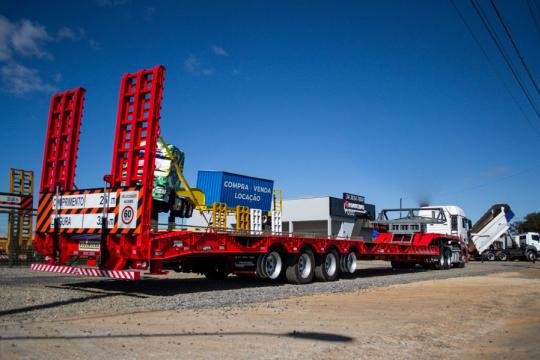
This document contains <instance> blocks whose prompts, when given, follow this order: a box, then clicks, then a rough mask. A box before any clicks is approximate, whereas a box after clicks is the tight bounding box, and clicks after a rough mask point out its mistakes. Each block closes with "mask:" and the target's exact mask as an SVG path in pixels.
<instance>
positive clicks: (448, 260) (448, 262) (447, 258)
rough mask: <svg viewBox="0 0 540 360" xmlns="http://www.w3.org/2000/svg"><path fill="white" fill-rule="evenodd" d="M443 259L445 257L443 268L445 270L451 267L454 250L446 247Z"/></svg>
mask: <svg viewBox="0 0 540 360" xmlns="http://www.w3.org/2000/svg"><path fill="white" fill-rule="evenodd" d="M443 259H444V264H443V269H444V270H448V269H450V268H451V267H452V250H450V249H448V248H447V249H445V250H444V252H443Z"/></svg>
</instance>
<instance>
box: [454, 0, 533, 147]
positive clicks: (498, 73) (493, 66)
mask: <svg viewBox="0 0 540 360" xmlns="http://www.w3.org/2000/svg"><path fill="white" fill-rule="evenodd" d="M450 3H451V4H452V6H453V7H454V9H455V10H456V12H457V13H458V15H459V18H460V19H461V21H462V22H463V24H464V25H465V27H466V28H467V30H468V31H469V34H470V35H471V37H472V38H473V40H474V41H475V43H476V45H478V47H479V48H480V50H481V51H482V54H484V57H485V58H486V60H487V62H488V63H489V65H490V66H491V69H492V70H493V71H494V72H495V75H497V78H498V79H499V81H500V82H501V83H502V84H503V86H504V88H505V89H506V92H507V93H508V95H510V97H511V98H512V100H513V101H514V104H516V106H517V107H518V109H519V110H520V112H521V115H523V117H524V118H525V120H527V122H528V123H529V125H530V126H531V127H532V128H533V130H534V131H535V132H536V134H537V135H539V136H540V131H539V130H538V129H537V128H536V127H535V126H534V124H533V122H532V121H531V119H530V118H529V117H528V116H527V113H526V112H525V110H524V109H523V107H522V106H521V104H520V103H519V101H518V100H517V99H516V97H515V95H514V93H513V92H512V91H511V90H510V87H509V86H508V83H507V82H506V81H505V80H504V77H503V76H502V74H501V73H500V71H499V70H498V69H497V66H495V64H494V63H493V61H492V60H491V58H490V57H489V55H488V54H487V52H486V50H485V49H484V47H483V46H482V43H481V42H480V40H479V39H478V37H477V36H476V35H475V34H474V31H473V30H472V28H471V27H470V25H469V23H468V22H467V20H465V17H464V16H463V14H462V13H461V11H460V10H459V8H458V7H457V6H456V4H455V2H454V0H450Z"/></svg>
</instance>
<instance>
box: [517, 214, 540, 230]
mask: <svg viewBox="0 0 540 360" xmlns="http://www.w3.org/2000/svg"><path fill="white" fill-rule="evenodd" d="M516 225H517V227H518V229H519V232H522V233H524V232H529V231H531V232H540V212H533V213H530V214H527V216H525V219H524V220H523V221H519V222H518V224H516Z"/></svg>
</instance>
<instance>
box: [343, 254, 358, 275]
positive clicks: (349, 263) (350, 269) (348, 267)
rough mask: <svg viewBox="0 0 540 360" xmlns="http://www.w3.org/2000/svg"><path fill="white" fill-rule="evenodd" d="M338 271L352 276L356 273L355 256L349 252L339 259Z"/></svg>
mask: <svg viewBox="0 0 540 360" xmlns="http://www.w3.org/2000/svg"><path fill="white" fill-rule="evenodd" d="M339 263H340V268H341V269H340V270H341V271H342V272H344V273H349V274H354V272H355V271H356V254H355V253H354V251H351V252H350V253H348V254H347V255H345V256H342V257H341V259H340V262H339Z"/></svg>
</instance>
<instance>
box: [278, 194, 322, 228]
mask: <svg viewBox="0 0 540 360" xmlns="http://www.w3.org/2000/svg"><path fill="white" fill-rule="evenodd" d="M329 213H330V198H329V197H328V196H323V197H314V198H305V199H294V200H283V215H282V219H283V222H285V221H314V220H328V219H329V217H330V215H329Z"/></svg>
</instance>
